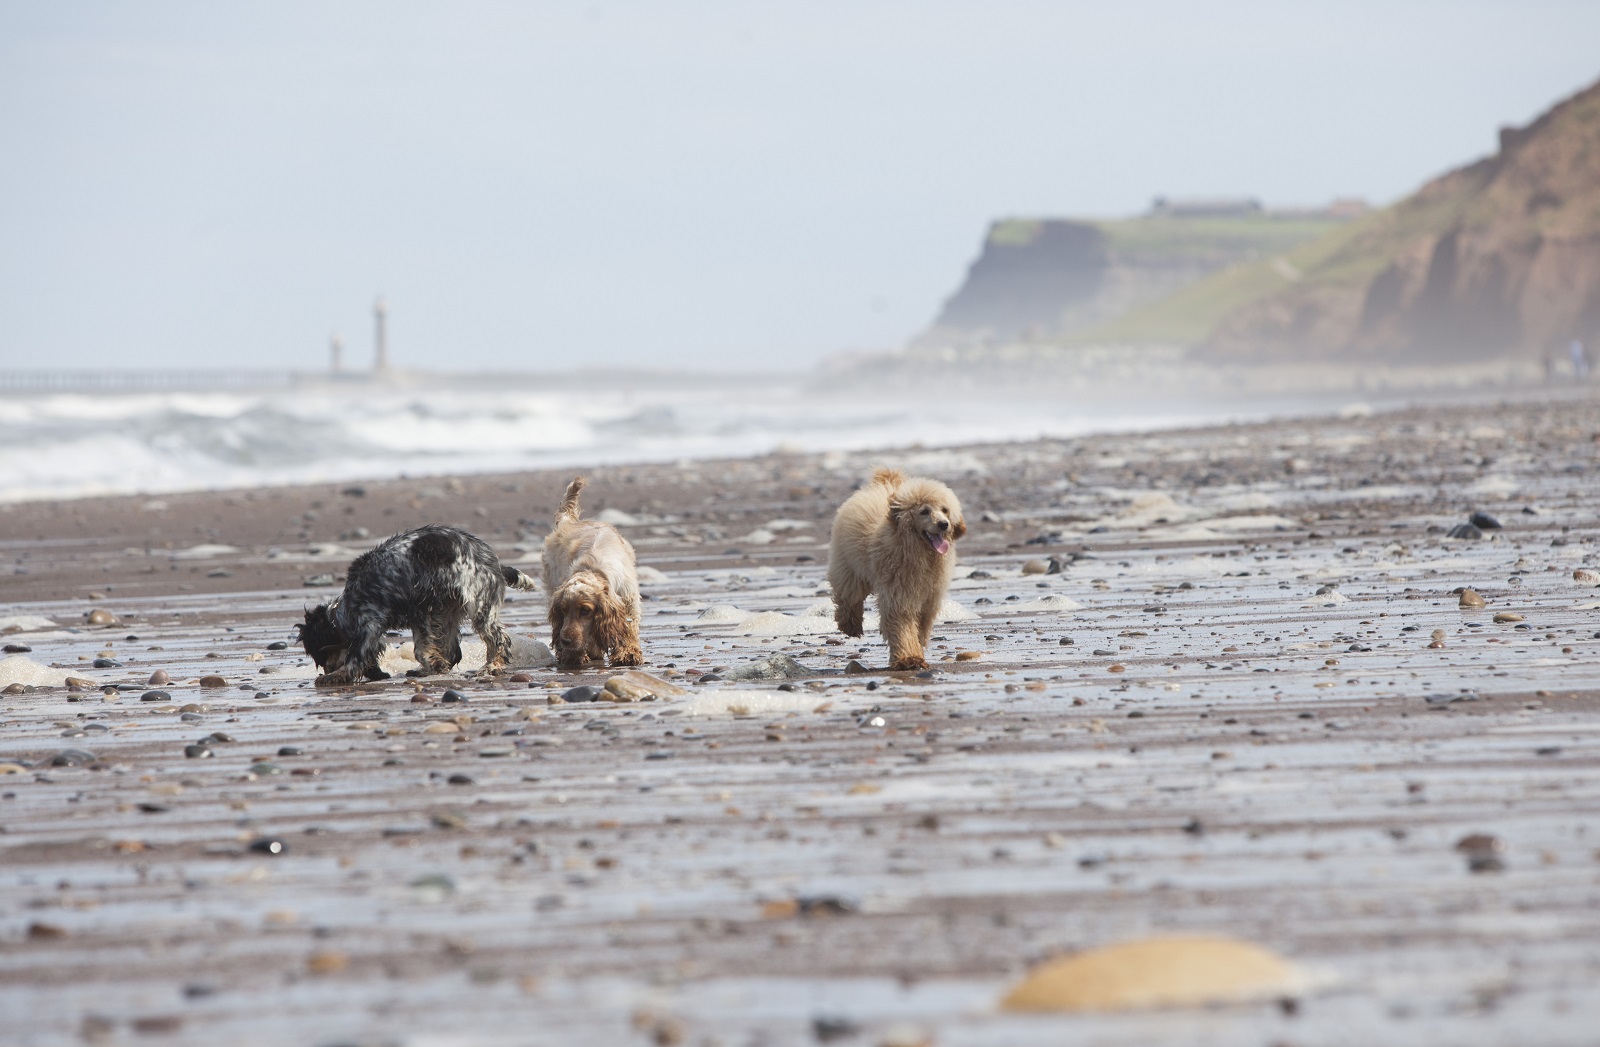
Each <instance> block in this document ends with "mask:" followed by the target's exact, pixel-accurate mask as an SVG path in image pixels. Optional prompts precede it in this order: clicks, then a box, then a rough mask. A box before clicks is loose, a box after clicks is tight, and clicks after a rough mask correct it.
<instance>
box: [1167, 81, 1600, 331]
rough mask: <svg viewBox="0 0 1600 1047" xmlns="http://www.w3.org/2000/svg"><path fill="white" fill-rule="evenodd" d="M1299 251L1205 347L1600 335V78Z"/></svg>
mask: <svg viewBox="0 0 1600 1047" xmlns="http://www.w3.org/2000/svg"><path fill="white" fill-rule="evenodd" d="M1300 254H1301V257H1300V259H1299V261H1298V264H1296V265H1295V266H1294V268H1293V271H1292V273H1291V276H1292V278H1290V279H1285V280H1283V281H1281V283H1280V286H1278V287H1276V288H1270V289H1267V288H1258V290H1260V291H1262V293H1258V294H1254V295H1246V296H1244V298H1243V300H1242V301H1240V302H1239V303H1237V307H1236V308H1233V309H1232V310H1231V311H1229V312H1227V313H1226V315H1224V316H1223V317H1222V318H1221V319H1220V321H1219V322H1218V323H1217V325H1216V327H1215V329H1214V331H1213V332H1212V333H1211V334H1210V335H1209V337H1207V338H1206V339H1205V340H1204V350H1203V355H1204V356H1205V357H1207V358H1211V359H1216V360H1234V361H1244V360H1293V359H1309V360H1317V359H1322V360H1335V359H1343V360H1353V361H1359V360H1378V359H1382V360H1385V361H1393V360H1401V361H1411V362H1429V361H1446V360H1448V361H1450V362H1470V361H1475V360H1484V359H1488V358H1491V357H1501V356H1523V357H1537V356H1541V355H1546V354H1550V353H1552V352H1558V351H1562V350H1564V349H1565V347H1566V345H1567V344H1568V343H1569V342H1570V341H1571V340H1572V339H1575V338H1576V339H1582V340H1583V341H1585V342H1586V343H1588V344H1590V345H1594V344H1595V343H1597V342H1600V84H1596V85H1594V86H1591V87H1589V88H1588V89H1586V90H1584V91H1582V92H1580V93H1579V94H1577V95H1575V96H1573V97H1572V98H1569V99H1567V100H1566V101H1564V102H1561V103H1560V104H1558V105H1556V106H1555V107H1554V108H1552V109H1551V110H1549V111H1548V112H1546V113H1545V114H1544V115H1542V116H1540V117H1539V118H1538V119H1537V120H1535V121H1534V122H1533V123H1532V124H1530V125H1529V126H1527V127H1526V128H1507V129H1505V130H1503V131H1502V132H1501V135H1500V150H1499V152H1498V153H1496V154H1495V155H1494V156H1491V157H1489V158H1487V159H1484V160H1480V161H1478V162H1476V163H1473V164H1469V165H1467V166H1465V167H1462V168H1460V169H1458V170H1455V171H1451V172H1449V173H1448V174H1445V175H1443V176H1441V177H1439V178H1436V179H1434V180H1433V181H1431V182H1429V183H1428V184H1426V185H1425V186H1423V187H1422V188H1421V189H1420V190H1419V191H1417V192H1416V193H1415V194H1414V195H1412V196H1410V197H1408V198H1407V199H1405V200H1403V201H1401V202H1400V203H1398V204H1395V205H1394V206H1392V207H1389V208H1386V209H1384V210H1383V211H1380V212H1376V213H1374V214H1372V215H1370V216H1368V217H1367V218H1366V219H1364V220H1363V221H1361V222H1360V223H1358V224H1357V225H1355V226H1354V227H1352V228H1349V229H1346V230H1341V231H1340V232H1338V233H1335V234H1332V235H1331V236H1330V237H1329V238H1327V239H1325V240H1322V241H1319V242H1317V243H1315V244H1311V245H1307V246H1306V247H1304V248H1302V249H1301V252H1300ZM1292 260H1293V255H1291V261H1292ZM1219 275H1222V274H1219ZM1222 282H1223V281H1222V280H1220V279H1219V278H1215V277H1214V278H1213V279H1212V280H1211V281H1208V282H1207V283H1206V285H1196V287H1194V288H1193V289H1192V291H1191V293H1193V294H1199V295H1201V296H1204V295H1206V294H1209V293H1213V292H1214V291H1216V290H1217V286H1218V285H1220V284H1221V283H1222Z"/></svg>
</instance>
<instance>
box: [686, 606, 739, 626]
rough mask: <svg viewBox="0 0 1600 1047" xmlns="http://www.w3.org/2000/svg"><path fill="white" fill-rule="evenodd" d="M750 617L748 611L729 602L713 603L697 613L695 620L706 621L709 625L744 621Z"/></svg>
mask: <svg viewBox="0 0 1600 1047" xmlns="http://www.w3.org/2000/svg"><path fill="white" fill-rule="evenodd" d="M746 617H748V612H746V611H743V610H740V609H739V608H737V607H735V606H733V604H729V603H719V604H713V605H712V606H710V607H707V608H706V609H705V610H703V611H701V612H700V613H699V614H697V615H695V621H697V622H705V623H706V624H707V625H728V624H731V623H733V622H742V621H744V620H745V618H746Z"/></svg>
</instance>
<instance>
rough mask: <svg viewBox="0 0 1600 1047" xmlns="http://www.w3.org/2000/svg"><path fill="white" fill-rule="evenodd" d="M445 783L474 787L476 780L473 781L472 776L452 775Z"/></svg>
mask: <svg viewBox="0 0 1600 1047" xmlns="http://www.w3.org/2000/svg"><path fill="white" fill-rule="evenodd" d="M445 781H446V782H448V783H449V784H451V785H473V784H475V783H474V780H473V777H472V775H470V774H452V775H451V776H450V777H448V778H446V779H445Z"/></svg>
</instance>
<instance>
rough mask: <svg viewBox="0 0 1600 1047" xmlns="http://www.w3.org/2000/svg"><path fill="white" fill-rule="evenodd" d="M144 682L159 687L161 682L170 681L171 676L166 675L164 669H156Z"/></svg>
mask: <svg viewBox="0 0 1600 1047" xmlns="http://www.w3.org/2000/svg"><path fill="white" fill-rule="evenodd" d="M145 682H146V683H148V684H149V685H150V686H151V687H160V686H161V685H163V684H169V683H171V682H172V677H171V676H169V675H167V671H166V670H165V669H157V670H156V671H155V672H153V673H151V674H150V679H149V680H146V681H145Z"/></svg>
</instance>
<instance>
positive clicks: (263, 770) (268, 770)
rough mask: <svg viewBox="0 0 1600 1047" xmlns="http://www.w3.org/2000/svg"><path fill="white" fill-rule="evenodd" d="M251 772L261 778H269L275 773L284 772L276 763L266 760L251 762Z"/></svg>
mask: <svg viewBox="0 0 1600 1047" xmlns="http://www.w3.org/2000/svg"><path fill="white" fill-rule="evenodd" d="M250 773H251V774H253V775H256V776H257V777H260V778H267V777H271V776H272V775H274V774H282V773H283V768H282V767H279V766H278V765H277V764H275V763H267V762H266V761H265V760H263V761H262V762H260V763H253V764H251V765H250Z"/></svg>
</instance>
